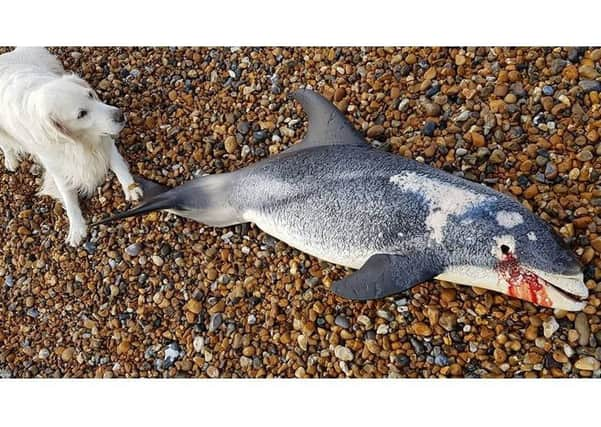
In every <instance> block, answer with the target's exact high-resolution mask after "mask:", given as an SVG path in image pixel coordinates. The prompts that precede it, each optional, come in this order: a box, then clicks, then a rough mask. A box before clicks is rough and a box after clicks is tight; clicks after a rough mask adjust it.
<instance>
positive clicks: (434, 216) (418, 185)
mask: <svg viewBox="0 0 601 427" xmlns="http://www.w3.org/2000/svg"><path fill="white" fill-rule="evenodd" d="M389 181H390V182H391V183H392V184H395V185H397V186H398V187H399V188H400V189H401V190H403V191H410V192H412V193H417V194H421V195H423V196H424V197H425V198H426V200H427V201H428V207H429V213H428V217H427V218H426V225H428V227H430V229H431V230H432V234H431V237H432V239H433V240H434V241H436V242H437V243H442V241H443V232H442V230H443V228H444V226H445V225H446V224H447V218H448V216H449V215H461V214H462V213H465V212H466V211H468V210H469V209H470V208H473V207H474V206H476V205H478V204H480V203H482V202H485V201H486V200H488V199H490V197H489V196H485V195H482V194H477V193H474V192H472V191H469V190H467V189H465V188H461V187H457V186H455V185H452V184H449V183H446V182H444V181H441V180H438V179H433V178H430V177H427V176H424V175H421V174H418V173H415V172H403V173H400V174H398V175H393V176H391V177H390V179H389Z"/></svg>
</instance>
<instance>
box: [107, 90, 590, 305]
mask: <svg viewBox="0 0 601 427" xmlns="http://www.w3.org/2000/svg"><path fill="white" fill-rule="evenodd" d="M292 98H293V99H295V100H296V101H298V102H299V103H300V104H301V105H302V107H303V109H304V111H305V113H306V115H307V118H308V130H307V133H306V135H305V137H304V138H303V140H302V141H301V142H299V143H296V144H294V145H292V146H291V147H290V148H288V149H287V150H285V151H284V152H282V153H279V154H277V155H274V156H271V157H268V158H266V159H264V160H262V161H260V162H258V163H255V164H253V165H250V166H247V167H245V168H242V169H240V170H237V171H235V172H230V173H222V174H216V175H209V176H204V177H200V178H197V179H194V180H192V181H188V182H186V183H184V184H182V185H180V186H177V187H175V188H172V189H168V188H165V187H160V186H158V185H157V184H154V183H151V182H149V181H146V180H142V179H139V181H140V184H141V185H142V186H143V188H144V192H145V194H146V198H145V199H144V201H143V202H142V203H141V204H140V205H139V206H138V207H136V208H134V209H131V210H129V211H126V212H121V213H117V214H116V215H114V216H112V217H110V218H107V219H104V220H102V221H100V222H98V223H97V224H104V223H107V222H110V221H113V220H115V219H120V218H125V217H129V216H134V215H141V214H144V213H147V212H151V211H156V210H165V211H169V212H172V213H174V214H176V215H179V216H182V217H186V218H190V219H193V220H195V221H199V222H201V223H204V224H207V225H209V226H215V227H222V226H229V225H234V224H240V223H244V222H253V223H255V224H256V225H257V226H258V227H259V228H260V229H261V230H263V231H264V232H266V233H268V234H270V235H272V236H274V237H276V238H278V239H280V240H282V241H284V242H286V243H287V244H289V245H290V246H293V247H295V248H297V249H299V250H301V251H304V252H306V253H308V254H310V255H313V256H316V257H318V258H321V259H323V260H326V261H329V262H332V263H336V264H340V265H343V266H346V267H350V268H354V269H358V270H357V271H356V272H354V273H352V274H350V275H348V276H346V277H345V278H343V279H341V280H339V281H337V282H334V283H333V284H332V287H331V290H332V291H333V292H334V293H336V294H337V295H339V296H342V297H345V298H350V299H355V300H368V299H375V298H383V297H386V296H389V295H393V294H396V293H399V292H403V291H406V290H408V289H410V288H411V287H413V286H415V285H417V284H419V283H421V282H424V281H427V280H431V279H440V280H447V281H452V282H455V283H458V284H461V285H469V286H478V287H481V288H486V289H491V290H494V291H498V292H501V293H504V294H507V295H510V296H512V297H516V298H520V299H523V300H526V301H530V302H532V303H534V304H538V305H542V306H546V307H554V308H560V309H564V310H572V311H577V310H581V309H582V308H583V307H584V306H585V302H584V301H583V300H584V299H585V298H587V296H588V290H587V288H586V286H585V285H584V282H583V274H582V267H581V265H580V264H579V262H578V260H577V259H576V257H575V256H574V254H573V253H572V252H571V251H570V250H569V249H567V248H566V247H565V244H564V243H563V241H561V239H560V238H559V237H558V236H557V235H556V234H555V232H554V231H553V230H552V229H551V228H550V226H548V225H547V224H546V223H544V222H543V221H542V220H540V219H539V218H538V217H536V216H535V215H534V214H533V213H531V212H530V211H528V210H527V209H526V208H524V207H523V206H522V205H521V204H520V203H518V202H517V201H516V200H514V199H513V198H511V197H509V196H506V195H504V194H501V193H499V192H497V191H494V190H493V189H491V188H488V187H486V186H484V185H481V184H477V183H474V182H470V181H467V180H464V179H462V178H459V177H457V176H455V175H452V174H449V173H446V172H444V171H441V170H439V169H436V168H432V167H430V166H428V165H425V164H423V163H419V162H416V161H413V160H411V159H407V158H404V157H401V156H398V155H394V154H391V153H387V152H384V151H382V150H377V149H375V148H373V147H371V146H370V145H369V144H368V143H367V141H365V139H364V138H363V137H362V136H361V135H360V134H359V133H358V132H357V131H356V130H355V129H354V128H353V126H352V125H351V124H350V123H349V122H348V121H347V119H346V118H345V117H344V115H343V114H342V113H341V112H340V111H339V110H338V109H337V108H336V107H335V106H334V105H333V104H331V103H330V102H329V101H327V100H326V99H325V98H323V97H322V96H321V95H319V94H317V93H316V92H314V91H311V90H308V89H301V90H298V91H296V92H294V93H293V94H292Z"/></svg>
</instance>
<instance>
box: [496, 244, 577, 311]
mask: <svg viewBox="0 0 601 427" xmlns="http://www.w3.org/2000/svg"><path fill="white" fill-rule="evenodd" d="M497 272H498V274H499V276H500V277H501V278H503V279H504V281H505V282H506V283H507V294H508V295H510V296H513V297H516V298H520V299H523V300H526V301H530V302H532V303H533V304H538V305H541V306H543V307H550V308H559V309H563V310H568V311H580V310H582V309H583V308H584V307H585V306H586V302H585V301H584V299H586V298H587V297H588V289H587V288H586V286H585V285H584V280H583V276H582V273H579V274H576V275H571V276H568V275H561V274H553V273H547V272H545V271H541V270H538V269H536V268H532V267H528V266H524V265H522V264H520V263H519V262H518V261H517V260H516V259H515V258H514V257H512V256H511V255H509V256H507V257H505V259H504V260H503V261H501V262H499V264H498V266H497Z"/></svg>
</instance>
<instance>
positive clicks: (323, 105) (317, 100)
mask: <svg viewBox="0 0 601 427" xmlns="http://www.w3.org/2000/svg"><path fill="white" fill-rule="evenodd" d="M290 96H291V98H293V99H295V100H297V101H298V102H299V103H300V104H301V106H302V107H303V110H304V111H305V114H307V119H308V121H309V127H308V129H307V133H306V135H305V137H304V138H303V140H302V141H301V142H299V143H297V144H294V145H293V146H292V147H290V148H289V149H288V150H287V151H290V150H303V149H306V148H312V147H318V146H322V145H364V146H365V147H366V148H367V147H369V145H368V144H367V143H366V142H365V140H364V139H363V137H362V136H361V135H360V134H359V133H358V132H357V131H356V130H355V128H354V127H353V125H351V124H350V122H349V121H348V120H347V119H346V117H344V114H342V113H341V112H340V110H338V108H336V107H335V106H334V105H333V104H332V103H331V102H329V101H328V100H327V99H325V98H324V97H323V96H321V95H320V94H318V93H317V92H314V91H312V90H310V89H299V90H297V91H295V92H293V93H292V94H291V95H290Z"/></svg>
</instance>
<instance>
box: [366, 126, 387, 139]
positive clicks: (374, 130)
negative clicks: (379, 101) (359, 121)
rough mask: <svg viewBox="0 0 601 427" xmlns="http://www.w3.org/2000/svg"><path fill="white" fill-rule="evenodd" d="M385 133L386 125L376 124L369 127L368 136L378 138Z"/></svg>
mask: <svg viewBox="0 0 601 427" xmlns="http://www.w3.org/2000/svg"><path fill="white" fill-rule="evenodd" d="M383 133H384V126H381V125H374V126H371V127H370V128H369V129H367V137H368V138H377V137H379V136H380V135H382V134H383Z"/></svg>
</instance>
